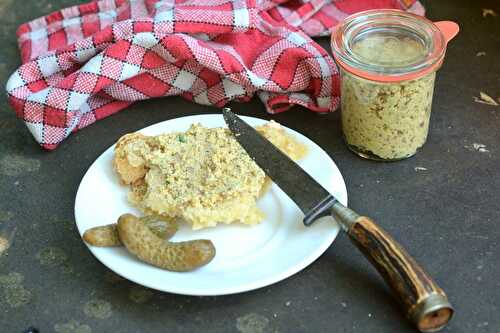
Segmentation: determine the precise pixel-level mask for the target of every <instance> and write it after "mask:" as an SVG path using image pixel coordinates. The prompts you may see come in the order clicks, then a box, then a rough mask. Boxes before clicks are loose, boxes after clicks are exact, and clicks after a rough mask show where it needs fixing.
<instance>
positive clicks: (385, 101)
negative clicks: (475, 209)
mask: <svg viewBox="0 0 500 333" xmlns="http://www.w3.org/2000/svg"><path fill="white" fill-rule="evenodd" d="M353 52H355V53H356V55H357V56H359V57H360V59H363V60H366V61H367V62H369V63H371V64H374V65H376V66H388V67H390V66H395V65H401V66H404V65H405V64H407V63H412V62H414V61H416V60H417V59H419V58H420V57H422V56H423V55H424V54H425V50H424V48H423V46H422V45H421V44H419V43H417V42H416V41H415V40H412V39H397V40H396V39H395V38H387V37H386V38H379V37H377V36H371V37H369V38H366V39H364V40H361V41H359V42H357V43H356V44H355V45H353ZM434 79H435V72H433V73H430V74H427V75H425V76H423V77H421V78H417V79H414V80H409V81H402V82H395V83H386V82H376V81H370V80H367V79H363V78H361V77H358V76H356V75H353V74H351V73H349V72H347V71H345V70H342V101H341V103H342V129H343V133H344V138H345V140H346V142H347V144H348V145H349V146H350V147H351V148H352V149H353V150H355V151H357V152H361V153H366V154H369V155H371V156H372V157H377V158H379V159H383V160H397V159H402V158H406V157H409V156H411V155H413V154H415V153H416V151H417V149H418V148H420V147H421V146H422V145H423V144H424V143H425V141H426V138H427V133H428V128H429V120H430V112H431V104H432V95H433V90H434ZM373 155H374V156H373Z"/></svg>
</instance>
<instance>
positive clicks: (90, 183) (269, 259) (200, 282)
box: [75, 114, 347, 296]
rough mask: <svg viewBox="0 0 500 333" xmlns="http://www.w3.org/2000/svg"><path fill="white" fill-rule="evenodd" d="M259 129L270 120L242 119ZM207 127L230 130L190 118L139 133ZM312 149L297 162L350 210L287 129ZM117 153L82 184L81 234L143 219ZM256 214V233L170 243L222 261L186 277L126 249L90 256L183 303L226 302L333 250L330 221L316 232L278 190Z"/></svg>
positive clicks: (215, 233) (337, 177) (220, 231)
mask: <svg viewBox="0 0 500 333" xmlns="http://www.w3.org/2000/svg"><path fill="white" fill-rule="evenodd" d="M242 118H243V119H244V120H245V121H246V122H248V123H249V124H251V125H253V126H255V125H260V124H263V123H265V120H262V119H258V118H252V117H242ZM197 122H198V123H201V124H202V125H204V126H205V127H225V126H226V125H225V123H224V120H223V118H222V115H219V114H217V115H215V114H214V115H199V116H188V117H182V118H177V119H172V120H167V121H164V122H161V123H158V124H155V125H152V126H149V127H146V128H144V129H143V130H141V131H140V132H141V133H143V134H146V135H157V134H161V133H165V132H172V131H184V130H187V129H188V128H189V126H190V125H191V124H193V123H197ZM287 131H289V132H290V133H292V134H293V135H295V137H296V138H297V139H298V140H300V141H301V142H303V143H305V144H306V145H307V146H308V147H309V153H308V155H307V156H306V158H305V159H303V160H302V161H300V162H299V164H300V166H301V167H302V168H304V169H305V170H306V171H307V172H308V173H309V174H310V175H311V176H312V177H314V178H315V179H316V180H317V181H318V182H320V183H321V184H322V185H323V186H324V187H325V188H326V189H327V190H329V191H330V192H331V193H332V194H333V195H335V196H336V197H337V198H338V199H339V200H340V201H341V202H342V203H343V204H345V205H346V204H347V191H346V187H345V183H344V179H343V178H342V175H341V174H340V171H339V169H338V168H337V166H336V165H335V163H334V162H333V161H332V160H331V159H330V157H329V156H328V155H327V154H326V153H325V152H324V151H323V150H322V149H321V148H320V147H319V146H318V145H316V144H315V143H314V142H312V141H311V140H309V139H308V138H307V137H305V136H303V135H302V134H300V133H297V132H295V131H293V130H291V129H288V128H287ZM113 149H114V146H112V147H110V148H109V149H107V150H106V151H105V152H104V153H103V154H102V155H101V156H100V157H99V158H98V159H97V160H96V161H95V162H94V163H93V164H92V166H91V167H90V168H89V170H88V171H87V173H86V174H85V176H84V177H83V179H82V182H81V184H80V187H79V188H78V193H77V195H76V202H75V218H76V224H77V226H78V230H79V232H80V234H83V232H84V231H85V230H87V229H89V228H92V227H95V226H99V225H104V224H108V223H112V222H115V221H116V219H117V218H118V217H119V216H120V215H121V214H124V213H127V212H130V213H133V214H139V215H140V212H139V211H137V210H136V209H135V208H134V207H132V206H131V205H130V204H129V203H128V202H127V192H128V188H127V187H126V186H121V185H120V184H119V182H118V177H117V175H116V174H115V172H114V171H113V169H112V163H111V161H112V158H113ZM258 206H259V207H260V208H261V209H262V211H264V213H265V215H266V219H265V220H264V221H263V222H262V223H260V224H259V225H256V226H244V225H237V224H233V225H218V226H217V227H215V228H210V229H205V230H198V231H192V230H191V229H189V228H188V227H187V226H184V227H181V229H180V230H179V232H178V233H177V234H176V235H175V236H174V237H173V238H172V241H181V240H190V239H197V238H204V239H210V240H212V242H213V243H214V245H215V248H216V251H217V254H216V256H215V258H214V259H213V260H212V261H211V262H210V263H209V264H208V265H206V266H204V267H201V268H199V269H197V270H195V271H192V272H187V273H176V272H169V271H165V270H162V269H159V268H156V267H154V266H151V265H149V264H146V263H144V262H141V261H139V260H138V259H136V258H135V257H133V256H132V255H131V254H129V253H128V252H127V251H126V249H125V248H99V247H93V246H89V249H90V251H91V252H92V253H93V254H94V255H95V256H96V258H97V259H99V260H100V261H101V262H102V263H103V264H104V265H106V266H107V267H108V268H110V269H111V270H113V271H114V272H115V273H117V274H119V275H121V276H123V277H124V278H126V279H129V280H131V281H134V282H136V283H138V284H141V285H144V286H146V287H149V288H153V289H157V290H161V291H166V292H171V293H176V294H185V295H199V296H202V295H224V294H234V293H239V292H244V291H248V290H253V289H257V288H260V287H264V286H268V285H270V284H273V283H275V282H278V281H281V280H283V279H285V278H287V277H289V276H291V275H293V274H295V273H297V272H299V271H300V270H302V269H303V268H305V267H306V266H308V265H309V264H311V263H312V262H313V261H314V260H316V259H317V258H318V257H319V256H320V255H321V254H322V253H323V252H324V251H325V250H326V249H327V248H328V247H329V246H330V244H331V243H332V242H333V240H334V239H335V237H336V236H337V234H338V232H339V226H338V225H337V223H335V221H334V220H333V218H331V217H325V218H323V219H321V220H318V221H316V222H315V223H314V224H313V225H312V226H310V227H305V226H304V225H303V224H302V218H303V214H302V212H301V211H300V210H299V208H298V207H297V206H296V205H295V204H294V203H293V201H292V200H291V199H290V198H289V197H288V196H287V195H286V194H284V192H283V191H281V189H280V188H279V187H278V186H276V185H274V184H273V186H272V187H271V189H270V191H269V192H268V193H267V194H266V195H265V196H264V197H262V198H261V199H260V200H259V202H258Z"/></svg>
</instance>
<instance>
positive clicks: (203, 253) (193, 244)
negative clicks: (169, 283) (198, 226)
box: [118, 214, 215, 272]
mask: <svg viewBox="0 0 500 333" xmlns="http://www.w3.org/2000/svg"><path fill="white" fill-rule="evenodd" d="M118 234H119V235H120V239H121V241H122V242H123V244H124V245H125V247H126V248H127V250H128V251H129V252H130V253H132V254H133V255H135V256H136V257H138V258H139V259H141V260H142V261H144V262H147V263H149V264H151V265H154V266H156V267H160V268H163V269H167V270H169V271H176V272H186V271H191V270H194V269H196V268H198V267H200V266H203V265H206V264H207V263H209V262H210V261H211V260H212V259H213V257H214V256H215V247H214V245H213V244H212V242H211V241H210V240H206V239H197V240H192V241H187V242H179V243H172V242H165V241H164V240H163V239H161V238H159V237H158V236H156V235H155V234H154V233H153V232H152V231H151V229H149V228H148V227H146V226H145V225H144V223H141V222H140V219H139V218H137V217H136V216H134V215H132V214H124V215H122V216H120V218H119V219H118Z"/></svg>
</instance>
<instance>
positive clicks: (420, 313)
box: [332, 202, 453, 332]
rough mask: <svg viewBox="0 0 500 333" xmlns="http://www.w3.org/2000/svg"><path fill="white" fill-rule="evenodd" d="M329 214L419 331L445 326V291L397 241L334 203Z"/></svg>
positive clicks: (449, 314) (450, 311) (447, 312)
mask: <svg viewBox="0 0 500 333" xmlns="http://www.w3.org/2000/svg"><path fill="white" fill-rule="evenodd" d="M332 213H333V214H332V215H333V216H334V217H335V218H336V220H337V221H338V222H339V223H340V224H341V225H342V227H343V228H344V229H345V230H346V232H347V233H348V234H349V237H350V238H351V240H352V242H353V243H354V244H356V246H357V247H358V249H360V250H361V252H363V254H364V255H365V257H366V258H367V259H368V260H370V262H371V263H372V264H373V265H374V266H375V268H376V269H377V270H378V271H379V273H380V274H381V275H382V277H383V278H384V280H385V281H386V282H387V283H388V284H389V286H390V287H391V289H392V290H393V292H394V293H395V295H396V297H397V298H398V299H399V301H400V302H401V304H402V305H403V307H404V311H405V313H406V315H407V316H408V318H409V319H410V320H411V321H412V322H413V323H415V325H416V326H417V327H418V329H419V330H420V331H422V332H435V331H438V330H440V329H441V328H443V327H444V326H446V324H447V323H448V322H449V321H450V319H451V317H452V315H453V307H452V306H451V304H450V303H449V301H448V298H447V297H446V294H445V293H444V291H443V290H442V289H441V288H439V286H438V285H437V284H436V283H435V282H434V281H433V280H432V279H431V278H430V277H429V276H428V275H427V274H426V273H425V272H424V270H423V269H422V268H421V267H420V266H419V265H418V264H417V263H416V261H415V260H414V259H413V258H412V257H411V256H410V255H409V254H408V253H407V252H406V251H405V249H404V248H403V247H402V246H401V245H400V244H399V243H398V242H396V241H395V240H394V239H393V238H392V237H391V236H390V235H389V234H388V233H387V232H386V231H385V230H383V229H382V228H381V227H380V226H378V225H377V224H376V223H375V222H374V221H373V220H371V219H370V218H368V217H365V216H359V215H358V214H356V213H355V212H354V211H352V210H351V209H349V208H347V207H345V206H343V205H342V204H340V203H338V202H336V203H335V204H334V205H333V207H332Z"/></svg>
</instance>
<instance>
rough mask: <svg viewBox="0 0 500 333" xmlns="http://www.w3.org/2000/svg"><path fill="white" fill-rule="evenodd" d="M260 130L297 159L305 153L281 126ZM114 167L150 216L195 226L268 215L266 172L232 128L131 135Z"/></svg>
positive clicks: (121, 142)
mask: <svg viewBox="0 0 500 333" xmlns="http://www.w3.org/2000/svg"><path fill="white" fill-rule="evenodd" d="M257 129H258V131H259V132H260V133H262V134H263V135H264V136H266V137H267V138H268V139H269V140H270V141H271V142H272V143H273V144H275V145H276V146H277V147H278V148H280V149H281V150H282V151H284V152H285V153H286V154H288V155H289V156H290V157H291V158H294V159H298V158H300V157H302V156H304V154H305V151H306V150H305V146H304V145H302V144H300V143H298V142H297V141H295V140H294V139H293V138H292V137H290V136H289V135H287V134H286V132H285V131H284V129H283V128H282V127H281V126H280V125H279V124H277V123H275V122H269V123H267V124H266V125H263V126H259V127H258V128H257ZM114 165H115V169H116V171H117V172H118V174H119V175H120V177H121V180H122V182H124V183H125V184H130V185H131V192H130V193H129V200H130V202H131V203H132V204H134V205H135V206H137V207H138V208H139V209H141V210H142V211H143V212H145V213H146V214H160V215H163V216H167V217H170V218H177V219H179V220H182V221H186V222H188V223H190V224H191V225H192V228H193V229H201V228H205V227H211V226H215V225H216V224H217V223H233V222H240V223H244V224H250V225H251V224H256V223H259V222H260V221H261V220H262V219H263V217H264V216H263V213H262V212H261V211H260V210H259V209H258V208H257V205H256V200H257V198H258V196H259V193H260V192H261V190H262V188H263V186H264V183H265V178H266V177H265V174H264V172H263V171H262V170H261V169H260V168H259V167H258V166H257V165H256V164H255V162H254V161H253V160H252V159H251V158H250V157H249V156H248V155H247V153H246V152H245V151H244V150H243V149H242V148H241V146H240V145H239V144H238V143H237V141H236V140H235V139H234V137H233V135H232V134H231V132H230V131H229V130H228V129H224V128H205V127H203V126H201V125H199V124H194V125H192V126H191V127H190V128H189V130H188V131H186V132H176V133H167V134H162V135H158V136H154V137H148V136H144V135H142V134H139V133H132V134H127V135H125V136H123V137H122V138H121V139H120V140H119V141H118V143H117V145H116V149H115V159H114Z"/></svg>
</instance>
